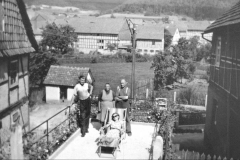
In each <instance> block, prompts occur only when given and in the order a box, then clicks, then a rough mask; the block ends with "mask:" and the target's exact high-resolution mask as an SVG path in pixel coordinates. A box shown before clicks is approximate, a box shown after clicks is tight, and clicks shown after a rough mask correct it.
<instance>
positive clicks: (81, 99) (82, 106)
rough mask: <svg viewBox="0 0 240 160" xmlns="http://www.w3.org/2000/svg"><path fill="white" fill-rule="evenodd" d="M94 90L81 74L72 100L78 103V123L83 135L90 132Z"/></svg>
mask: <svg viewBox="0 0 240 160" xmlns="http://www.w3.org/2000/svg"><path fill="white" fill-rule="evenodd" d="M92 91H93V86H92V85H90V84H88V83H86V78H85V77H84V76H82V75H81V76H79V83H78V84H76V86H75V87H74V91H73V97H72V100H71V102H72V104H73V103H76V104H77V111H78V114H77V123H78V126H79V128H80V132H81V134H82V137H84V136H85V134H86V133H88V128H89V119H90V113H91V95H92Z"/></svg>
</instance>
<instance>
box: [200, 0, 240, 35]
mask: <svg viewBox="0 0 240 160" xmlns="http://www.w3.org/2000/svg"><path fill="white" fill-rule="evenodd" d="M236 23H240V1H239V2H238V3H237V4H236V5H234V6H233V7H232V8H231V9H230V10H228V11H227V12H226V13H224V14H223V15H222V16H221V17H219V18H218V19H217V20H216V21H215V22H213V23H212V24H211V25H210V26H209V27H207V29H206V30H205V31H204V32H205V33H209V32H212V31H213V30H214V29H216V28H219V27H224V26H228V25H233V24H236Z"/></svg>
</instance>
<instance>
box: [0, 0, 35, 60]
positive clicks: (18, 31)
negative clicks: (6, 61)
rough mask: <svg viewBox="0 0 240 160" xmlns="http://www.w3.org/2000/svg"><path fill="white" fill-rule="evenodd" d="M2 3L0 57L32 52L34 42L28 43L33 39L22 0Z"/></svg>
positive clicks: (7, 0) (0, 12)
mask: <svg viewBox="0 0 240 160" xmlns="http://www.w3.org/2000/svg"><path fill="white" fill-rule="evenodd" d="M3 3H4V7H1V8H0V17H1V18H2V19H4V23H5V27H4V28H2V25H1V26H0V30H2V32H0V41H1V43H0V50H1V51H0V57H3V56H14V55H19V54H24V53H30V52H34V51H35V50H34V49H33V48H32V44H34V42H32V43H31V42H30V41H29V38H33V33H32V29H31V23H30V21H29V18H28V16H27V14H26V8H25V5H24V3H23V0H18V1H12V0H5V1H3ZM1 10H2V11H1ZM1 14H4V16H3V15H1ZM0 20H1V19H0ZM26 29H27V30H26ZM32 41H34V39H32Z"/></svg>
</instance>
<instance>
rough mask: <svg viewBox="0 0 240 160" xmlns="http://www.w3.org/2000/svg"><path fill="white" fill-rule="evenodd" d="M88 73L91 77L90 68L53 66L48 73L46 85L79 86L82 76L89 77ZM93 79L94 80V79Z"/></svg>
mask: <svg viewBox="0 0 240 160" xmlns="http://www.w3.org/2000/svg"><path fill="white" fill-rule="evenodd" d="M88 73H89V74H90V75H91V70H90V69H89V68H81V67H68V66H54V65H53V66H51V67H50V69H49V71H48V74H47V77H46V78H45V80H44V84H48V85H60V86H72V87H73V86H75V85H76V84H77V82H78V77H79V76H80V75H84V76H85V77H87V75H88ZM91 76H92V75H91ZM91 78H92V80H93V77H91Z"/></svg>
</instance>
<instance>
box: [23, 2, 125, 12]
mask: <svg viewBox="0 0 240 160" xmlns="http://www.w3.org/2000/svg"><path fill="white" fill-rule="evenodd" d="M125 1H126V0H51V1H49V0H41V1H40V0H25V3H27V4H28V5H41V4H45V5H52V6H61V7H65V6H74V7H78V8H80V9H84V10H100V11H106V10H110V9H113V8H115V7H117V6H119V5H121V4H122V3H124V2H125Z"/></svg>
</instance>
